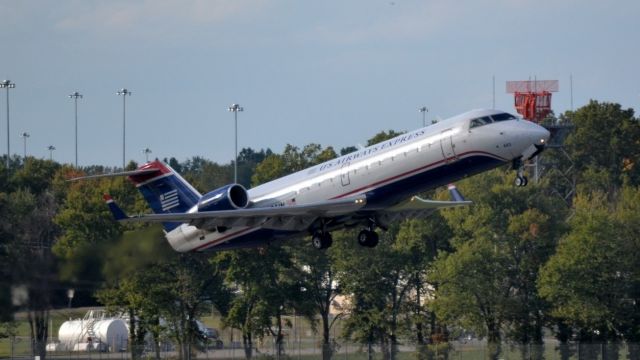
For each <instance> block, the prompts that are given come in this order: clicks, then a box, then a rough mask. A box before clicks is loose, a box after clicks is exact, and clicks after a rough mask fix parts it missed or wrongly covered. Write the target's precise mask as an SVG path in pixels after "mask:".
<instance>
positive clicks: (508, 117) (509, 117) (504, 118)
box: [491, 113, 517, 121]
mask: <svg viewBox="0 0 640 360" xmlns="http://www.w3.org/2000/svg"><path fill="white" fill-rule="evenodd" d="M491 117H492V118H493V121H507V120H516V119H517V118H516V117H515V116H513V115H511V114H508V113H501V114H495V115H491Z"/></svg>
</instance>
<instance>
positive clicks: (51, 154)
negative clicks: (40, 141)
mask: <svg viewBox="0 0 640 360" xmlns="http://www.w3.org/2000/svg"><path fill="white" fill-rule="evenodd" d="M55 149H56V147H55V146H53V145H49V146H47V150H49V160H53V150H55Z"/></svg>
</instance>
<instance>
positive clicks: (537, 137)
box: [532, 124, 551, 145]
mask: <svg viewBox="0 0 640 360" xmlns="http://www.w3.org/2000/svg"><path fill="white" fill-rule="evenodd" d="M533 126H534V129H532V140H533V143H534V144H535V145H547V143H548V142H549V138H550V137H551V133H550V132H549V130H547V129H545V128H544V127H542V126H540V125H538V124H533Z"/></svg>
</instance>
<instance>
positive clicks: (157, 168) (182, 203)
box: [70, 160, 202, 232]
mask: <svg viewBox="0 0 640 360" xmlns="http://www.w3.org/2000/svg"><path fill="white" fill-rule="evenodd" d="M114 176H127V177H128V178H129V180H131V182H133V183H134V184H135V185H136V187H137V188H138V190H140V193H142V196H143V197H144V199H145V200H146V201H147V203H148V204H149V207H150V208H151V210H153V212H154V213H156V214H180V213H186V212H187V211H189V209H191V208H192V207H194V206H195V205H196V204H197V203H198V201H199V200H200V198H201V197H202V195H201V194H200V193H199V192H198V190H196V189H194V187H193V186H191V184H189V183H188V182H187V181H186V180H185V179H183V178H182V176H180V174H178V173H177V172H176V171H175V170H173V169H172V168H171V166H169V165H167V164H165V163H163V162H161V161H158V160H156V161H153V162H148V163H146V164H144V165H142V166H140V167H139V168H137V169H136V170H131V171H124V172H119V173H113V174H101V175H90V176H83V177H79V178H75V179H70V181H75V180H82V179H96V178H103V177H114ZM104 200H105V201H106V202H107V205H108V206H109V210H111V213H112V214H113V216H114V217H115V218H116V220H126V219H127V218H128V217H127V215H126V214H125V213H124V211H122V209H121V208H120V207H119V206H118V205H117V204H116V203H115V202H114V201H113V199H112V198H111V196H109V195H106V194H105V196H104ZM181 223H182V222H162V225H163V226H164V229H165V230H166V231H167V232H168V231H171V230H173V229H175V228H176V227H178V226H179V225H180V224H181Z"/></svg>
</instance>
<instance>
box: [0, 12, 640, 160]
mask: <svg viewBox="0 0 640 360" xmlns="http://www.w3.org/2000/svg"><path fill="white" fill-rule="evenodd" d="M0 14H2V19H3V20H2V21H1V22H0V44H2V53H1V55H0V77H1V78H3V79H4V78H8V79H11V80H12V81H14V82H15V83H16V88H15V89H12V90H11V93H10V101H11V104H10V106H11V133H10V138H11V150H12V153H19V154H21V153H22V139H21V138H20V137H19V133H21V132H24V131H27V132H29V133H30V134H31V137H30V138H29V141H28V153H29V154H31V155H34V156H36V157H48V151H47V149H46V148H47V146H48V145H50V144H53V145H54V146H56V148H57V150H56V151H55V152H54V158H55V159H56V160H58V161H61V162H67V163H72V162H73V159H74V143H73V102H72V100H70V99H69V98H68V97H67V95H68V94H70V93H72V92H73V91H76V90H77V91H79V92H81V93H82V94H83V95H84V99H82V100H80V103H79V123H80V131H79V133H80V141H79V153H80V155H79V162H80V165H90V164H100V165H108V166H119V165H120V164H121V161H122V160H121V159H122V153H121V151H122V150H121V149H122V138H121V137H122V99H121V97H119V96H116V91H117V90H118V89H120V88H122V87H126V88H127V89H129V90H130V91H132V92H133V95H132V96H131V97H130V98H127V159H134V160H136V161H138V162H141V161H142V160H144V155H143V154H142V149H144V148H146V147H149V148H151V149H152V151H153V154H152V155H153V156H157V157H160V158H163V157H170V156H175V157H176V158H178V159H179V160H185V159H187V158H189V157H192V156H195V155H200V156H204V157H206V158H210V159H212V160H215V161H218V162H228V161H229V160H230V159H231V158H232V157H233V115H232V114H231V113H229V112H227V107H228V106H229V105H230V104H231V103H234V102H238V103H240V104H241V105H242V106H244V108H245V111H244V112H243V113H240V114H239V123H240V125H239V129H240V132H239V147H244V146H250V147H253V148H255V149H260V148H264V147H270V148H272V149H273V150H274V151H276V152H279V151H281V150H282V149H283V146H284V144H286V143H292V144H295V145H298V146H303V145H305V144H307V143H310V142H316V143H321V144H322V145H324V146H327V145H333V146H335V147H337V148H338V149H339V148H340V147H343V146H347V145H353V144H356V143H364V142H365V141H366V139H367V138H369V137H371V136H372V135H373V134H375V133H377V132H378V131H380V130H385V129H396V130H407V129H411V128H416V127H418V126H419V125H420V124H421V117H420V115H419V113H418V111H417V109H418V107H420V106H422V105H425V106H427V107H428V108H429V117H430V118H432V117H435V116H439V117H442V118H444V117H448V116H451V115H455V114H457V113H460V112H464V111H467V110H470V109H473V108H483V107H491V104H492V76H494V75H495V78H496V107H497V108H500V109H504V110H508V111H513V105H512V101H513V100H512V97H511V95H507V94H505V81H507V80H526V79H528V78H529V77H531V78H533V77H537V78H538V79H557V80H559V81H560V92H559V93H556V94H554V97H553V108H554V110H555V111H556V113H560V112H564V111H565V110H568V109H569V108H570V92H569V76H570V74H573V85H574V106H575V107H579V106H582V105H584V104H585V103H586V102H587V101H588V100H589V99H590V98H594V99H598V100H606V101H614V102H619V103H621V104H622V105H623V106H624V107H633V108H635V109H638V108H639V106H638V105H639V103H640V75H639V71H638V66H639V65H638V64H640V61H639V57H640V56H639V55H640V40H638V39H640V25H639V24H640V22H639V19H640V1H637V0H620V1H595V0H535V1H534V0H486V1H478V0H433V1H432V0H422V1H418V0H384V1H383V0H360V1H357V0H354V1H333V0H328V1H325V0H323V1H302V0H290V1H279V0H272V1H261V0H254V1H245V0H211V1H204V0H146V1H143V0H140V1H116V0H112V1H91V0H58V1H33V0H0ZM5 111H6V109H5V93H4V90H2V91H1V92H0V153H4V152H6V118H5Z"/></svg>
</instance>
